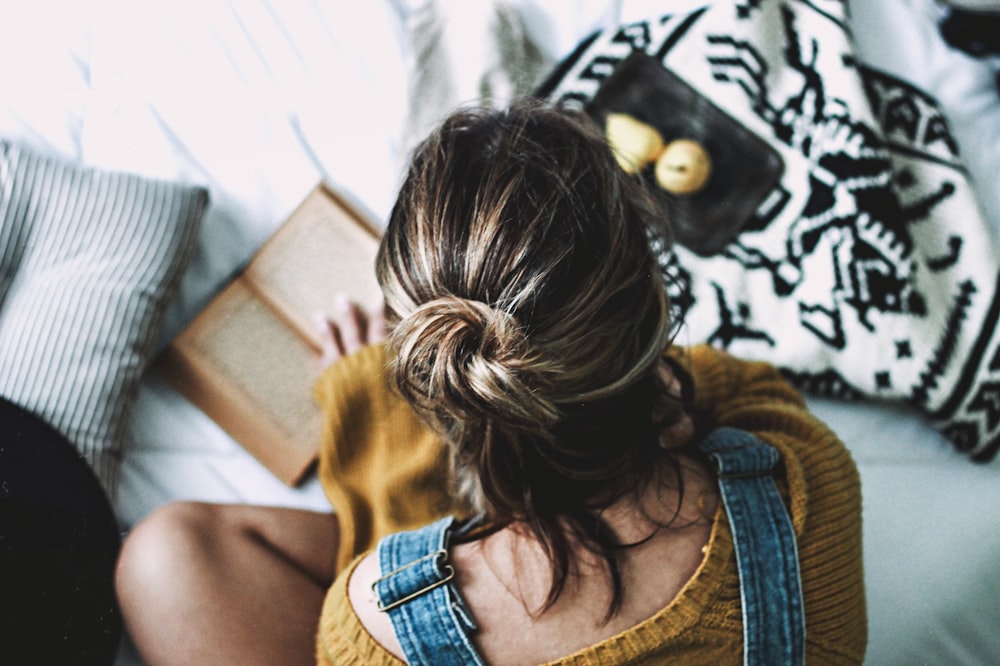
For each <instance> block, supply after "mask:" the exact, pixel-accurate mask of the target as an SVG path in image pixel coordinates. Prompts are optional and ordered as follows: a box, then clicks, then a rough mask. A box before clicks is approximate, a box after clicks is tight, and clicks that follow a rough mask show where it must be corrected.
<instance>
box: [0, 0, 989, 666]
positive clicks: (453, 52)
mask: <svg viewBox="0 0 1000 666" xmlns="http://www.w3.org/2000/svg"><path fill="white" fill-rule="evenodd" d="M703 4H706V3H704V2H696V1H693V0H689V1H687V2H681V3H678V2H672V3H665V2H662V1H661V2H659V3H657V2H652V1H651V0H620V1H617V2H616V1H613V0H575V1H574V2H561V1H560V0H510V1H509V2H506V3H499V2H497V3H468V2H463V1H462V0H431V1H429V2H417V1H415V0H377V1H373V2H363V3H362V2H355V3H337V2H332V1H330V2H321V1H319V0H313V1H308V0H296V1H295V2H280V3H279V2H276V1H274V0H248V1H246V2H240V3H233V2H226V1H224V0H209V1H200V2H194V1H193V0H192V1H181V2H176V3H169V4H166V5H158V6H156V7H150V6H149V5H146V4H145V3H126V2H112V1H110V0H107V1H103V2H86V3H71V2H68V1H67V2H59V1H58V0H48V1H45V2H39V3H25V4H23V5H22V6H21V7H20V8H19V9H18V18H17V20H10V21H7V22H6V23H5V29H4V32H5V34H4V36H3V38H2V39H0V55H2V57H3V58H4V61H5V62H7V63H24V64H25V66H21V67H17V66H5V67H3V68H2V69H0V89H2V90H3V91H4V95H3V96H2V98H0V138H2V139H5V140H8V141H10V142H11V144H13V145H15V146H17V147H19V148H23V149H25V150H31V151H35V152H37V153H40V154H44V155H46V156H51V157H52V158H57V159H60V160H65V161H68V162H70V163H74V164H78V165H85V166H87V167H96V168H100V169H106V170H110V171H114V172H122V173H130V174H136V175H139V176H141V177H143V178H149V179H162V180H166V181H170V182H174V183H182V184H186V185H189V186H192V187H200V188H204V190H205V191H207V194H208V196H209V198H210V203H209V204H208V207H207V209H206V210H205V212H204V215H203V217H202V219H201V224H200V227H199V229H198V230H197V235H196V236H194V237H193V240H192V248H191V254H190V257H189V258H187V260H186V261H185V267H186V270H184V272H183V275H182V276H178V279H179V283H178V284H177V285H176V288H175V289H174V290H171V291H170V292H169V294H168V295H169V296H170V298H169V299H165V302H164V303H163V304H162V305H163V307H164V308H165V309H164V310H163V311H162V313H161V314H162V317H159V318H158V319H157V320H156V326H155V331H154V332H153V338H152V340H151V342H150V343H149V344H148V354H144V358H143V359H140V360H141V361H142V362H143V366H142V367H145V366H144V363H145V362H147V361H148V360H149V358H151V357H152V355H153V354H154V353H155V351H156V350H157V349H159V348H162V346H163V345H165V344H166V343H167V341H169V340H170V338H171V337H172V336H174V335H176V334H177V333H178V332H179V331H180V330H181V329H182V328H183V326H184V325H185V324H186V322H188V321H190V319H191V318H192V317H193V316H194V315H195V314H196V313H197V312H198V311H199V310H200V309H201V308H202V307H203V306H204V305H205V303H206V302H207V300H208V299H209V298H210V297H211V296H212V294H214V293H215V292H216V291H218V289H219V288H220V287H221V286H222V285H223V284H224V283H225V281H226V279H227V278H228V277H229V276H231V275H232V274H233V272H234V271H235V270H237V269H238V268H239V266H241V265H242V263H243V262H244V261H246V259H247V258H248V257H249V256H250V255H251V254H252V253H253V251H254V250H255V249H256V248H257V247H259V245H260V244H261V243H262V242H263V241H264V240H265V239H266V238H267V237H268V236H269V234H270V233H271V232H273V231H274V230H275V229H276V227H277V226H278V225H279V224H280V223H281V221H282V220H283V219H285V218H286V217H287V216H288V214H289V213H291V211H292V210H293V209H294V208H295V207H296V205H297V204H298V203H299V202H300V201H301V200H302V199H303V198H304V197H305V196H306V195H307V194H308V193H309V191H310V190H311V189H312V188H313V187H314V186H315V185H316V183H317V182H320V181H324V182H326V183H327V184H329V185H330V186H331V187H333V188H335V189H336V190H337V191H338V192H341V193H343V194H344V195H345V196H346V197H347V198H348V199H350V200H351V201H352V202H353V203H354V204H356V205H357V206H358V207H359V208H360V209H362V210H364V211H365V212H367V213H368V214H369V215H370V216H371V217H372V218H373V219H374V220H376V221H381V220H384V219H385V218H386V216H387V213H388V211H389V208H390V206H391V204H392V201H393V196H394V190H395V187H396V186H397V184H398V182H399V178H400V175H401V169H402V165H403V164H404V163H405V158H406V154H407V151H408V150H409V149H410V148H411V147H412V146H413V144H414V141H415V140H416V139H417V138H419V136H420V135H421V134H422V132H424V131H426V129H427V127H428V125H429V123H431V122H433V120H434V119H435V118H436V117H439V116H440V114H441V112H442V109H445V108H447V107H449V106H451V105H454V104H458V103H462V102H467V101H470V100H473V99H476V98H477V97H479V96H480V95H482V94H483V93H484V92H488V93H489V94H490V95H491V96H492V99H494V100H499V101H502V100H503V99H506V98H508V97H509V96H511V95H513V94H518V93H526V92H530V91H531V90H533V89H534V86H535V85H537V84H538V82H539V81H538V77H537V75H539V74H545V73H547V72H549V71H551V69H552V68H554V67H555V65H556V63H558V62H559V61H560V60H562V59H563V58H565V57H566V56H567V55H568V54H569V53H571V52H572V51H573V50H574V48H575V47H576V46H577V44H578V43H580V42H581V40H583V39H584V38H585V37H587V36H588V35H590V34H591V33H593V32H594V31H595V30H598V29H601V28H607V27H610V26H615V25H618V24H622V23H627V22H629V21H632V20H635V19H637V18H640V17H646V16H654V15H657V14H658V13H661V12H662V11H663V7H664V6H665V5H670V11H671V12H680V11H682V10H684V9H685V8H687V9H688V10H693V9H695V8H697V7H698V6H700V5H703ZM743 4H745V5H746V6H747V7H754V6H756V5H758V4H760V3H758V2H747V3H743ZM806 4H808V3H806ZM815 4H816V5H819V6H822V5H838V4H839V3H836V2H828V1H825V0H817V2H816V3H815ZM848 4H849V5H850V10H851V15H852V18H851V21H850V26H851V30H852V32H853V36H854V39H855V40H856V48H857V54H858V56H859V58H860V59H861V60H862V61H864V63H866V64H868V65H871V66H873V67H876V68H878V69H881V70H884V71H886V72H889V73H891V74H892V75H894V76H896V77H899V78H900V79H903V80H905V81H908V82H909V83H910V84H912V85H914V86H916V87H918V88H920V89H922V90H924V91H926V92H928V93H930V94H931V95H933V96H934V97H936V98H937V100H938V102H939V103H940V106H941V109H942V110H943V112H944V114H945V116H946V117H947V120H948V121H949V123H950V125H951V128H952V131H953V134H954V137H955V140H956V142H957V144H958V148H959V150H960V153H961V155H962V159H963V163H964V165H965V168H966V169H967V171H968V174H969V181H970V183H971V187H972V191H973V192H974V195H975V199H976V200H977V202H978V205H979V207H980V209H981V211H982V215H983V218H984V219H985V220H986V221H987V226H988V230H987V233H988V234H996V233H1000V187H997V183H996V178H997V174H1000V93H998V90H997V88H996V83H995V79H994V76H995V73H994V67H995V65H994V64H993V63H991V62H990V61H989V60H987V59H975V58H973V57H970V56H968V55H965V54H963V53H961V52H959V51H957V50H955V49H953V48H949V47H948V46H947V45H946V44H945V43H944V42H943V41H942V39H941V37H940V35H939V32H938V29H937V24H938V21H939V19H940V16H941V12H942V9H941V7H939V6H938V5H937V4H935V3H934V2H933V1H932V0H865V1H860V0H855V1H854V2H850V3H848ZM428 8H430V9H432V10H433V11H431V12H430V13H429V10H428ZM435 12H436V13H435ZM496 17H499V18H500V20H501V21H505V22H506V23H504V25H505V26H506V28H505V29H504V30H503V31H501V32H498V31H496V30H495V29H493V27H492V26H495V25H496V24H495V23H492V21H494V20H495V19H496ZM512 45H513V46H512ZM520 47H524V48H520ZM512 49H513V50H512ZM519 49H520V50H519ZM510 52H515V53H519V54H520V55H519V57H518V58H514V59H513V60H512V59H511V58H503V57H501V54H503V53H510ZM532 77H534V78H532ZM991 238H992V236H991ZM986 247H987V249H988V250H992V248H993V247H995V245H993V244H992V243H987V244H986ZM682 339H683V334H682ZM127 397H128V398H129V399H130V406H131V410H130V413H129V414H128V419H127V420H125V421H123V424H124V425H123V426H122V428H123V429H122V433H121V438H122V440H121V455H120V466H118V462H117V461H118V458H117V457H115V465H116V467H117V472H116V473H115V477H114V481H113V485H114V489H113V502H114V507H115V510H116V513H117V515H118V517H119V520H120V522H121V524H122V525H123V526H124V528H125V529H127V528H128V527H129V526H131V525H134V524H135V523H136V522H137V521H139V520H141V519H142V517H143V516H145V515H146V514H148V513H149V512H150V511H152V510H153V509H154V508H156V507H157V506H159V505H161V504H163V503H165V502H168V501H171V500H176V499H198V500H207V501H214V502H247V503H255V504H268V505H276V506H290V507H300V508H306V509H313V510H318V511H328V510H330V508H329V506H328V504H327V502H326V499H325V497H324V496H323V493H322V490H321V488H320V487H319V486H318V484H317V482H316V481H315V479H307V480H306V481H305V482H304V483H303V484H302V485H300V486H299V487H296V488H290V487H287V486H285V485H284V484H282V483H281V482H280V481H278V480H277V479H276V478H275V477H274V476H273V475H272V474H271V473H270V472H268V471H267V470H266V469H265V468H264V467H262V466H261V465H260V464H259V463H258V462H257V461H256V460H254V459H253V457H251V456H250V455H249V454H247V453H246V452H245V451H244V450H243V449H242V448H241V447H240V446H239V445H237V444H236V443H235V442H234V441H233V440H232V439H231V438H229V437H228V436H227V435H226V434H225V433H224V432H223V431H221V430H220V429H219V428H218V427H217V426H216V425H215V424H214V423H213V422H212V421H211V420H210V419H208V418H207V417H205V416H204V415H203V414H202V413H201V412H199V411H198V410H197V409H196V408H194V407H193V406H192V405H191V404H190V403H188V402H187V401H185V400H184V399H183V398H182V397H181V396H179V395H178V394H177V393H176V392H174V391H173V390H172V389H171V388H170V387H169V386H168V385H167V384H166V383H165V382H164V381H163V380H162V379H160V378H159V377H158V376H157V375H156V374H155V373H148V372H147V373H145V374H144V375H142V377H141V380H138V379H137V384H136V385H135V390H134V391H130V392H129V393H128V395H127ZM810 402H811V404H812V406H813V407H814V409H815V411H816V412H817V413H818V414H819V415H820V416H821V417H822V418H823V419H824V420H826V421H827V422H828V423H829V424H831V426H832V427H833V428H834V429H835V430H836V431H837V432H838V433H839V434H840V436H841V438H842V439H843V440H844V441H845V442H846V443H847V445H848V446H849V447H850V449H851V451H852V453H853V455H854V458H855V460H856V461H857V463H858V466H859V469H860V471H861V476H862V483H863V492H864V552H865V569H866V582H867V588H868V603H869V618H870V645H869V651H868V663H871V664H879V665H882V664H920V663H927V664H985V663H993V662H994V661H995V659H996V655H998V654H1000V633H998V632H997V631H996V623H997V620H998V618H1000V557H998V556H997V553H1000V530H998V529H997V527H998V526H1000V463H997V462H995V461H989V460H986V461H982V462H978V463H977V462H972V461H970V460H969V456H967V455H965V454H963V453H961V452H959V451H957V450H956V448H955V447H954V446H952V445H951V443H949V442H948V441H946V438H945V437H943V436H942V434H941V432H940V429H939V428H935V427H932V425H931V423H930V421H929V420H928V418H927V417H926V416H925V415H922V414H920V413H919V412H918V411H917V410H915V409H913V408H911V407H909V406H907V405H905V404H902V403H901V402H900V401H890V400H861V401H852V402H846V401H843V400H833V399H829V398H821V397H817V396H813V397H810ZM110 484H111V482H109V485H110ZM119 661H120V663H122V664H127V663H137V660H136V657H135V656H134V655H133V654H132V652H131V650H130V649H129V647H128V645H127V642H126V644H125V645H124V646H123V649H122V654H121V657H120V660H119Z"/></svg>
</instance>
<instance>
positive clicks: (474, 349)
mask: <svg viewBox="0 0 1000 666" xmlns="http://www.w3.org/2000/svg"><path fill="white" fill-rule="evenodd" d="M390 342H391V344H393V346H394V347H395V350H394V351H395V356H396V361H395V363H396V378H397V383H398V385H399V387H400V389H401V390H402V391H403V392H404V393H405V394H407V397H408V398H410V399H411V400H412V401H413V402H414V404H416V405H418V406H419V407H421V408H422V409H423V410H424V411H425V412H428V413H429V415H431V416H432V417H435V418H436V420H438V421H439V423H440V424H441V425H443V426H444V427H445V428H448V427H450V426H451V425H452V424H454V423H456V422H481V421H482V420H483V419H484V418H485V419H489V420H494V421H499V422H501V423H503V424H505V425H507V426H512V427H515V428H518V429H521V430H527V431H537V430H540V429H545V428H548V427H549V426H551V425H552V424H554V423H555V422H556V420H557V419H558V417H559V410H558V408H557V407H556V406H555V405H554V404H553V403H552V402H551V400H548V399H546V398H545V397H543V396H544V394H545V388H546V386H545V380H544V378H543V377H541V376H539V375H538V374H537V372H536V371H535V366H536V363H535V360H536V359H533V358H532V352H531V345H530V343H529V341H528V339H527V336H526V335H525V330H524V328H523V327H522V326H521V324H520V323H519V322H518V321H517V320H516V319H515V318H514V317H513V316H512V315H511V314H509V313H508V312H505V311H503V310H500V309H496V308H493V307H491V306H490V305H488V304H486V303H483V302H481V301H475V300H469V299H465V298H459V297H456V296H445V297H442V298H437V299H434V300H431V301H428V302H427V303H424V304H423V305H421V306H419V307H418V308H416V309H415V310H414V311H413V312H411V313H410V314H409V315H407V316H406V317H404V318H403V319H402V321H400V323H399V325H398V326H397V327H396V328H395V329H394V331H393V334H392V338H391V341H390Z"/></svg>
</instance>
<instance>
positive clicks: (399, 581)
mask: <svg viewBox="0 0 1000 666" xmlns="http://www.w3.org/2000/svg"><path fill="white" fill-rule="evenodd" d="M453 524H454V519H453V518H451V517H449V518H443V519H441V520H439V521H437V522H436V523H432V524H431V525H428V526H426V527H423V528H421V529H418V530H414V531H411V532H399V533H397V534H391V535H389V536H387V537H385V538H383V539H382V540H381V541H379V544H378V551H377V552H378V559H379V565H380V567H381V571H382V577H381V578H379V579H378V580H377V581H375V583H374V584H372V589H373V590H374V591H375V596H376V598H377V599H378V607H379V610H382V611H385V612H387V613H388V614H389V619H390V620H391V621H392V627H393V629H394V630H395V632H396V638H397V639H398V640H399V644H400V646H402V648H403V654H404V655H405V656H406V661H407V663H409V664H411V666H416V665H418V664H427V665H433V666H465V665H466V664H471V665H480V666H481V665H483V660H482V658H481V657H480V656H479V654H478V653H477V652H476V650H475V648H474V647H473V646H472V642H471V641H470V640H469V632H470V631H474V630H475V629H476V625H475V623H474V622H473V621H472V616H471V615H470V614H469V612H468V611H467V610H466V608H465V606H464V604H463V603H462V601H461V599H460V598H459V596H458V593H457V591H456V590H455V589H454V587H453V586H452V585H450V584H449V582H450V581H451V579H452V578H453V577H454V576H455V569H454V568H453V567H452V565H451V564H449V562H448V539H449V534H450V533H451V530H452V529H453Z"/></svg>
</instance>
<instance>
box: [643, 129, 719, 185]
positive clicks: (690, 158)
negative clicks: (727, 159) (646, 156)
mask: <svg viewBox="0 0 1000 666" xmlns="http://www.w3.org/2000/svg"><path fill="white" fill-rule="evenodd" d="M655 172H656V182H657V183H659V184H660V187H662V188H663V189H665V190H666V191H667V192H670V193H671V194H676V195H680V196H683V195H685V194H694V193H695V192H697V191H698V190H700V189H701V188H703V187H704V186H705V183H707V182H708V178H709V176H711V175H712V159H711V158H710V157H709V156H708V153H707V152H706V151H705V148H704V147H703V146H702V145H701V144H700V143H698V142H697V141H692V140H691V139H677V140H676V141H671V142H670V143H669V144H667V147H666V148H664V149H663V152H662V153H661V154H660V157H659V158H658V159H657V160H656V171H655Z"/></svg>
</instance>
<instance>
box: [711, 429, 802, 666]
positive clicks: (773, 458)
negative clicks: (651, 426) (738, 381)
mask: <svg viewBox="0 0 1000 666" xmlns="http://www.w3.org/2000/svg"><path fill="white" fill-rule="evenodd" d="M699 446H700V447H701V449H702V451H704V452H705V453H706V454H708V456H709V457H710V458H711V459H712V460H713V461H714V462H715V465H716V470H717V472H718V476H719V489H720V492H721V494H722V502H723V505H724V506H725V508H726V515H727V516H728V517H729V526H730V529H731V530H732V533H733V542H734V544H735V549H736V565H737V568H738V570H739V577H740V598H741V601H742V604H743V663H744V664H747V665H751V664H754V665H756V664H764V665H768V664H787V665H790V666H794V665H796V664H803V663H805V634H806V623H805V611H804V608H803V601H802V586H801V580H800V578H799V556H798V547H797V545H796V543H795V530H794V529H793V527H792V521H791V518H790V517H789V515H788V510H787V509H786V507H785V504H784V502H783V501H782V500H781V495H780V493H779V492H778V487H777V486H776V485H775V483H774V478H773V476H772V475H773V472H774V470H775V467H776V466H777V465H778V462H779V460H780V456H779V455H778V452H777V450H776V449H775V448H774V447H773V446H771V445H769V444H766V443H764V442H762V441H761V440H759V439H758V438H757V437H755V436H754V435H751V434H750V433H748V432H744V431H743V430H736V429H734V428H719V429H717V430H714V431H712V432H711V433H709V435H708V436H707V437H706V438H705V439H704V440H702V442H701V443H700V444H699Z"/></svg>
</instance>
